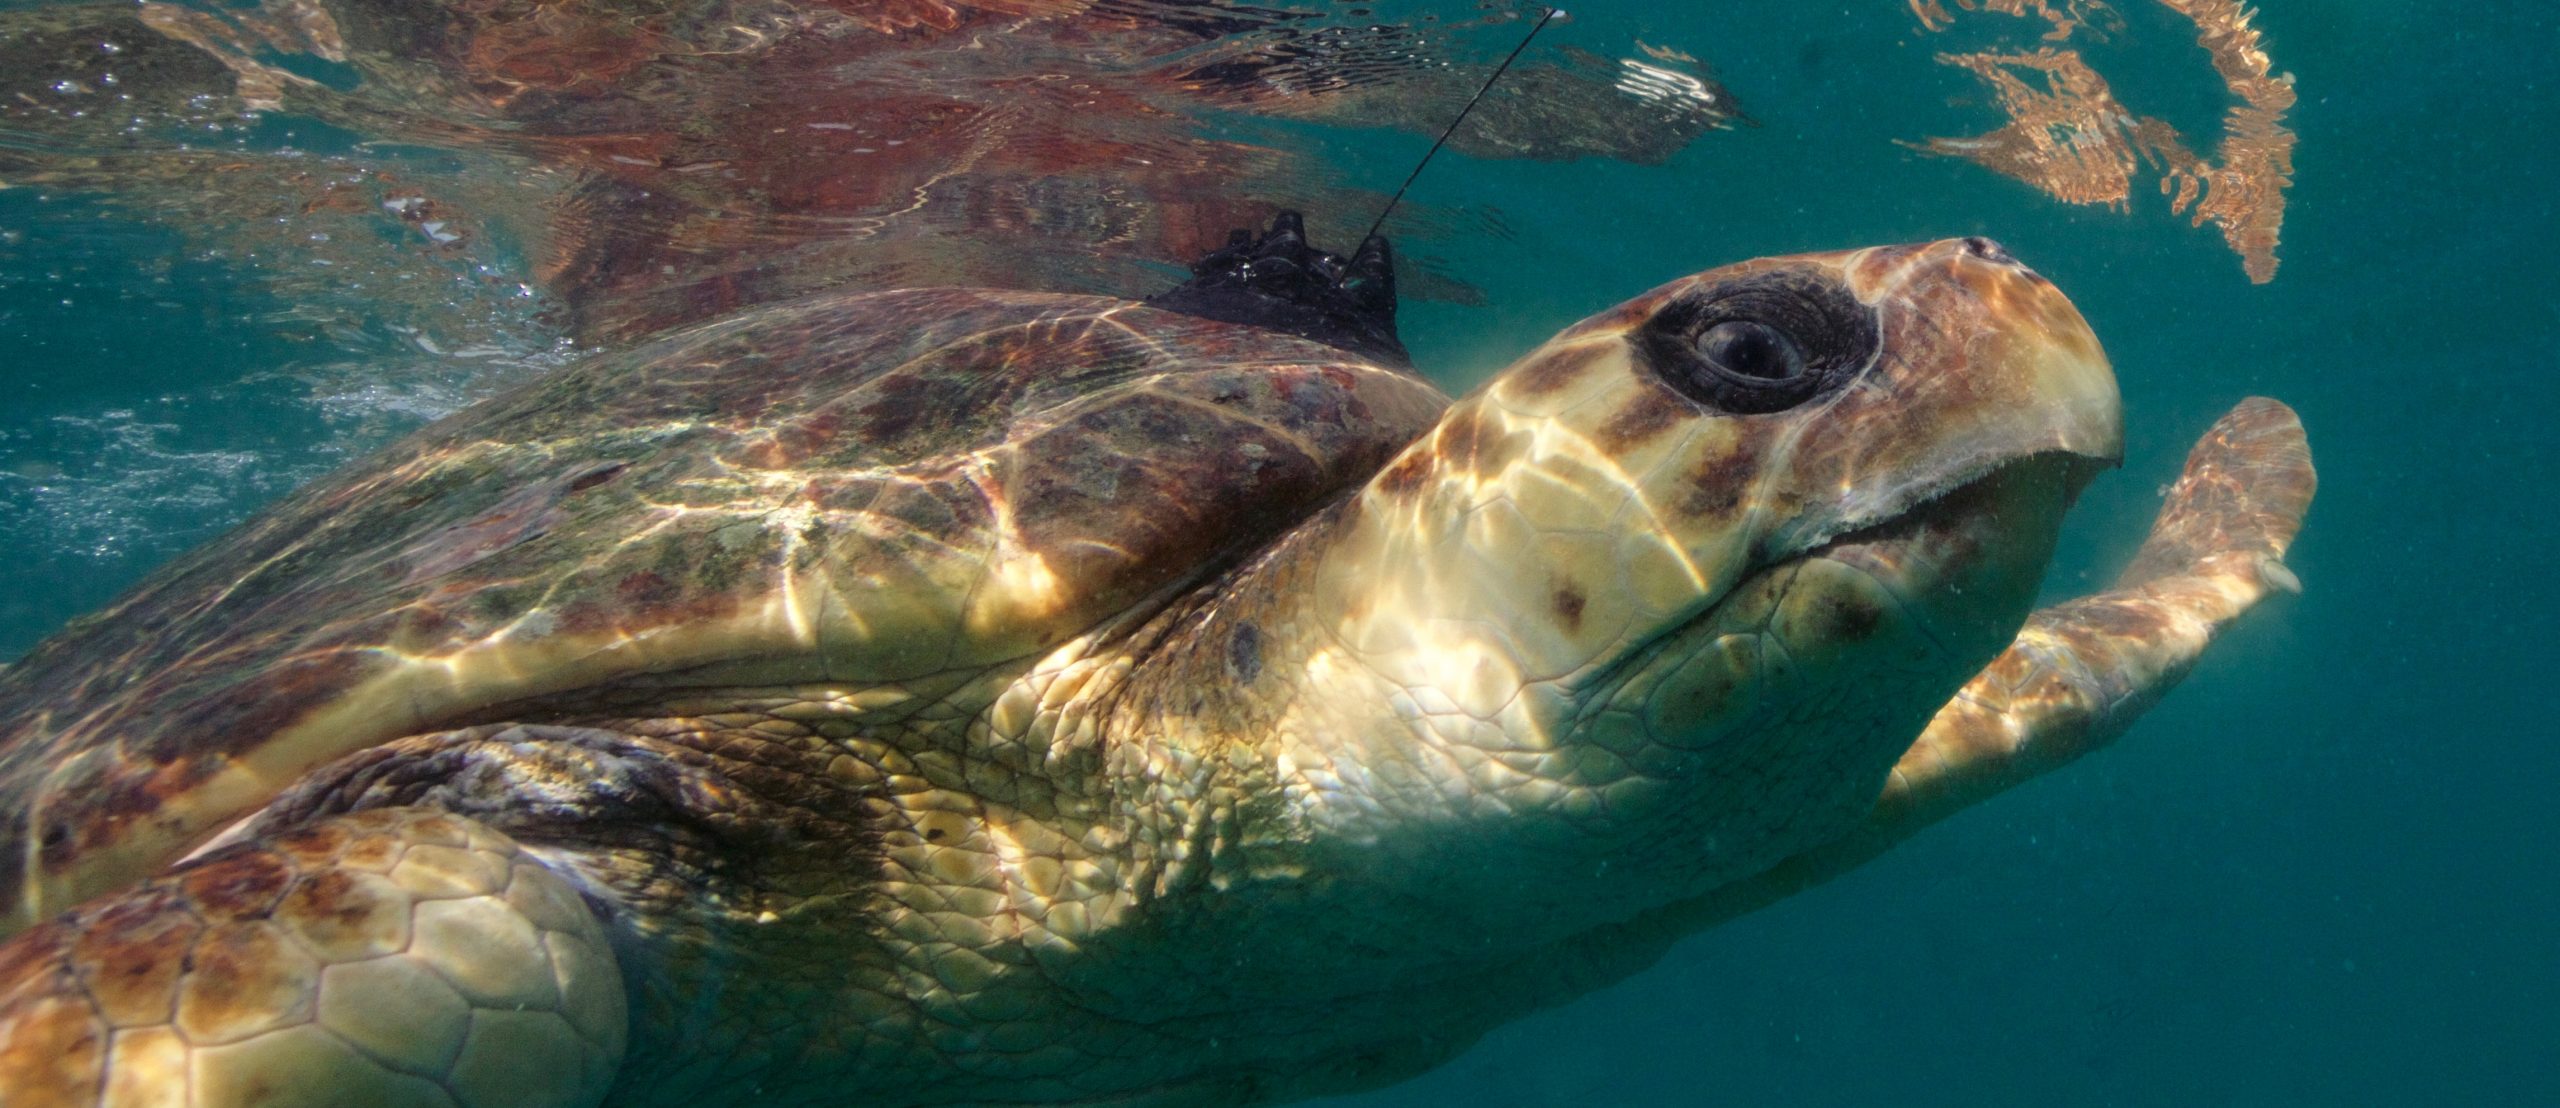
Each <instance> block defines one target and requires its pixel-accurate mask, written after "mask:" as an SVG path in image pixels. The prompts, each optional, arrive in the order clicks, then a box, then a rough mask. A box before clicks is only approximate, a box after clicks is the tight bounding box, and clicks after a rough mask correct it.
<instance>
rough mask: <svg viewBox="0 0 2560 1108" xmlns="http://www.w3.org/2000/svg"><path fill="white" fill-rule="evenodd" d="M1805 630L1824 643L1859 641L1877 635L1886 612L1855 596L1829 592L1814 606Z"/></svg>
mask: <svg viewBox="0 0 2560 1108" xmlns="http://www.w3.org/2000/svg"><path fill="white" fill-rule="evenodd" d="M1806 622H1807V627H1806V628H1805V630H1806V631H1807V632H1809V633H1810V634H1812V635H1813V636H1814V637H1815V638H1816V639H1818V640H1820V641H1823V642H1835V643H1845V642H1858V641H1862V640H1864V639H1866V638H1867V637H1869V636H1871V635H1873V634H1875V633H1876V626H1877V625H1878V624H1880V623H1882V622H1884V609H1883V608H1882V607H1880V606H1878V605H1877V604H1876V602H1875V601H1873V600H1870V599H1868V598H1866V597H1864V596H1859V595H1857V594H1854V593H1850V594H1843V593H1825V594H1823V595H1822V596H1820V597H1818V598H1816V599H1815V600H1814V603H1813V612H1812V615H1811V618H1810V619H1808V620H1807V621H1806Z"/></svg>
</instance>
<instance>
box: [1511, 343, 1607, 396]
mask: <svg viewBox="0 0 2560 1108" xmlns="http://www.w3.org/2000/svg"><path fill="white" fill-rule="evenodd" d="M1608 349H1609V344H1607V343H1597V342H1594V343H1584V344H1582V345H1579V346H1568V347H1566V348H1564V349H1562V350H1558V351H1554V352H1552V353H1549V354H1547V355H1546V356H1544V357H1541V358H1539V359H1538V360H1537V361H1534V362H1531V363H1529V364H1528V365H1524V366H1521V367H1520V368H1519V369H1516V370H1513V371H1512V373H1511V380H1512V383H1513V386H1514V387H1515V388H1517V389H1518V390H1519V392H1520V395H1522V396H1544V395H1546V394H1547V393H1551V392H1554V391H1556V390H1557V389H1561V388H1563V387H1565V386H1566V385H1570V384H1572V383H1573V382H1574V381H1575V380H1576V379H1578V378H1580V377H1581V376H1582V370H1583V368H1584V367H1585V366H1588V365H1590V364H1591V363H1592V361H1593V360H1594V359H1597V358H1598V357H1599V356H1600V355H1601V354H1602V353H1603V352H1605V351H1607V350H1608Z"/></svg>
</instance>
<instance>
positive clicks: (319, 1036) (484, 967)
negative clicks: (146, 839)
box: [0, 808, 628, 1108]
mask: <svg viewBox="0 0 2560 1108" xmlns="http://www.w3.org/2000/svg"><path fill="white" fill-rule="evenodd" d="M626 1019H627V1017H626V1013H625V1003H624V997H623V985H622V978H621V975H620V973H619V971H618V970H617V968H616V964H615V960H614V955H613V953H612V950H611V948H610V947H609V946H608V945H607V942H606V938H605V932H604V928H603V926H602V924H601V923H599V922H598V920H597V919H596V916H595V915H594V913H593V912H592V911H590V910H589V909H588V907H587V906H586V904H585V903H584V902H583V901H582V900H581V899H580V897H579V895H578V894H577V892H575V891H574V890H573V888H572V887H571V885H570V884H569V882H568V881H567V880H566V879H564V878H563V877H561V876H560V875H559V874H558V873H556V872H554V871H553V870H552V869H551V868H550V867H548V866H545V865H544V864H542V863H541V862H540V861H537V860H536V859H534V858H533V857H532V856H530V855H528V854H527V853H525V852H524V851H523V850H522V849H521V848H519V847H518V846H517V845H516V844H515V842H513V841H512V840H510V839H508V838H507V837H506V836H504V835H501V834H499V833H497V832H496V831H492V830H490V829H488V828H487V827H484V826H481V825H480V824H478V823H475V822H473V821H471V820H469V819H465V818H462V817H459V816H453V815H448V814H444V813H440V812H430V811H426V810H422V809H415V808H386V809H376V810H372V811H365V812H358V813H354V814H350V815H342V816H336V817H332V818H328V819H324V820H320V821H317V822H314V823H311V824H308V825H305V826H303V827H300V828H298V829H295V830H292V831H288V832H284V833H281V834H275V835H270V836H265V837H262V838H253V839H251V840H250V841H247V842H243V843H240V844H237V845H234V846H231V847H228V848H225V849H222V850H219V851H216V852H214V853H212V854H208V855H206V856H204V857H201V858H199V859H196V860H194V861H191V862H187V863H185V864H182V865H180V866H178V867H176V868H175V869H173V870H171V871H170V872H169V873H168V874H166V875H164V876H162V877H160V878H158V879H156V880H153V881H150V882H148V883H145V884H143V885H141V886H139V887H137V888H134V889H131V890H129V891H126V892H123V893H118V894H115V895H112V896H108V897H102V898H100V899H97V900H93V901H90V902H88V903H87V904H84V905H81V906H80V907H78V908H75V909H73V910H72V911H70V912H68V913H65V914H64V915H62V916H60V917H57V918H55V919H54V920H53V921H51V922H49V923H47V924H44V925H42V926H40V927H37V928H35V929H33V930H30V931H28V932H27V933H25V934H23V935H20V936H18V937H16V938H15V939H12V940H10V941H9V942H8V943H6V944H5V945H0V1104H8V1105H11V1106H13V1108H17V1106H24V1108H34V1106H38V1105H45V1106H51V1105H77V1106H87V1105H111V1104H172V1105H187V1106H189V1108H215V1106H219V1105H246V1104H259V1105H284V1104H310V1105H344V1104H364V1105H386V1106H387V1105H484V1104H509V1105H536V1104H539V1105H580V1104H593V1103H596V1102H597V1101H599V1100H601V1099H602V1098H603V1096H604V1093H605V1090H606V1088H607V1087H608V1086H609V1085H610V1084H611V1082H612V1080H613V1075H614V1072H615V1069H616V1068H617V1067H618V1066H619V1064H620V1062H621V1059H622V1053H623V1047H624V1041H625V1037H626V1035H627V1033H628V1032H627V1023H626Z"/></svg>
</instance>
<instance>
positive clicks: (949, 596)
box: [0, 289, 1446, 931]
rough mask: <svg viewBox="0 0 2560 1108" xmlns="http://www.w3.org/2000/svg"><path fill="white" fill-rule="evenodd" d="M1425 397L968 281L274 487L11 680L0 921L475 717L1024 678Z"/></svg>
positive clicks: (1394, 432)
mask: <svg viewBox="0 0 2560 1108" xmlns="http://www.w3.org/2000/svg"><path fill="white" fill-rule="evenodd" d="M1445 403H1446V398H1445V397H1443V396H1442V395H1441V394H1440V393H1438V392H1437V391H1436V390H1434V389H1433V388H1431V386H1429V385H1428V384H1426V383H1424V382H1423V381H1421V380H1420V379H1419V378H1416V377H1413V376H1411V375H1408V374H1404V373H1399V372H1396V371H1392V370H1387V369H1382V368H1379V367H1376V366H1370V365H1365V364H1362V363H1357V362H1351V361H1346V360H1345V359H1344V356H1343V355H1341V354H1340V353H1339V352H1337V351H1334V350H1331V349H1330V348H1327V347H1322V346H1318V345H1316V344H1313V343H1308V342H1304V341H1301V340H1297V339H1292V338H1288V337H1286V336H1279V335H1273V334H1270V333H1267V332H1261V331H1256V330H1251V329H1247V328H1240V327H1234V326H1229V325H1224V324H1215V323H1209V322H1205V321H1201V320H1196V319H1192V318H1189V317H1184V316H1177V315H1172V314H1169V313H1163V312H1157V311H1154V310H1151V309H1145V308H1141V307H1138V306H1136V305H1133V304H1129V303H1127V302H1125V301H1116V300H1109V299H1104V298H1098V297H1080V296H1064V295H1052V294H1036V293H1010V292H994V291H986V290H966V289H927V290H907V291H900V292H889V293H872V294H852V295H840V296H829V297H822V298H818V299H813V300H807V301H801V302H797V303H793V304H785V305H778V306H775V307H771V308H766V309H763V310H760V311H757V312H753V313H749V314H746V315H743V316H739V317H736V318H732V319H729V320H725V321H722V322H719V323H715V324H711V325H708V326H705V327H701V328H697V329H694V330H692V331H688V332H684V333H681V334H678V335H674V336H671V337H669V338H667V339H665V340H662V341H660V342H657V343H654V344H651V345H648V346H645V347H642V348H639V349H636V350H633V351H629V352H625V353H622V354H616V355H611V356H606V357H602V358H597V359H594V360H590V361H588V362H585V363H582V364H580V365H578V366H576V367H572V368H570V369H567V370H564V371H562V372H561V373H559V374H557V375H554V376H552V377H550V378H547V379H544V380H542V381H538V382H535V383H533V384H532V385H529V386H527V387H526V388H524V389H521V390H518V391H516V392H514V393H510V394H508V395H506V396H503V397H500V398H498V399H495V400H493V401H491V402H489V403H487V404H484V405H482V406H480V407H477V408H474V409H471V410H469V411H466V412H464V413H461V414H459V415H457V416H455V417H453V418H451V419H448V420H446V421H443V422H441V423H438V424H436V425H434V426H432V427H429V428H427V429H426V430H424V431H422V432H420V433H419V434H417V435H415V436H413V437H411V438H410V439H408V440H406V441H404V442H403V443H400V444H398V445H396V446H395V447H393V448H392V449H390V450H388V451H386V452H384V453H383V454H381V455H379V456H377V457H375V458H373V459H370V460H368V461H366V462H364V463H361V464H359V465H358V466H356V467H354V468H351V469H349V470H347V471H344V472H342V473H340V474H338V475H336V476H333V477H331V478H328V479H325V480H323V481H321V482H319V483H317V484H315V485H313V486H311V487H309V488H306V489H304V490H300V491H298V492H296V493H295V494H294V495H293V496H291V497H290V498H288V500H287V501H286V502H285V503H283V504H280V505H278V506H277V507H276V508H274V509H272V510H270V511H269V512H267V513H266V514H264V515H262V516H260V517H259V518H258V519H255V520H253V521H251V522H250V523H249V524H247V525H245V526H244V527H242V528H241V529H240V530H238V531H236V532H234V533H232V534H231V535H229V536H226V537H225V538H223V539H221V540H219V541H217V542H215V543H214V544H212V545H210V546H208V547H207V548H205V549H204V550H201V551H198V552H197V553H195V554H193V555H190V556H189V557H187V558H186V559H183V560H182V561H180V562H179V563H177V564H175V565H173V566H171V567H170V568H169V569H167V570H165V571H163V572H162V573H160V574H159V575H157V576H155V577H154V578H152V579H151V580H149V581H147V582H146V583H145V584H144V585H142V586H141V587H140V588H138V589H136V590H134V591H133V592H132V593H130V594H128V595H127V596H125V597H124V598H123V599H121V600H120V601H118V602H117V604H116V605H114V606H113V607H111V608H110V609H109V610H108V611H107V612H105V613H104V614H103V617H102V618H100V619H97V620H94V621H90V622H87V623H85V624H84V625H82V626H80V627H78V628H76V629H74V630H72V631H69V632H66V633H64V634H63V635H60V636H57V637H56V638H54V639H53V640H50V641H49V642H47V643H45V644H44V645H42V646H40V647H38V648H37V650H36V651H35V652H33V653H32V654H31V655H30V656H29V657H28V658H27V659H25V660H24V661H23V662H21V663H20V664H18V665H16V666H12V667H10V669H9V670H8V671H6V673H5V674H0V812H8V813H10V814H12V815H13V816H14V817H15V818H14V819H13V820H11V821H10V823H9V825H8V826H7V827H5V828H0V910H5V909H17V910H18V911H19V912H20V913H23V912H25V911H32V910H40V909H41V908H42V907H43V906H41V905H37V904H34V903H28V902H22V901H21V893H22V892H23V891H26V890H28V889H34V890H36V891H38V893H39V894H40V896H39V898H40V899H42V900H44V901H47V902H50V903H52V904H54V905H56V906H58V905H59V903H61V900H62V898H63V897H65V896H71V895H74V894H85V893H88V892H94V891H98V890H100V889H103V888H108V887H112V886H113V885H115V884H118V883H121V882H123V881H126V880H129V879H131V878H132V877H133V876H136V875H138V874H140V873H142V872H147V871H148V870H149V869H152V868H156V867H157V866H158V865H160V864H163V863H165V862H166V861H168V860H169V858H170V857H172V856H174V853H175V852H176V851H179V850H182V849H184V848H185V847H186V846H188V845H191V844H192V843H193V842H194V841H195V840H197V839H199V838H201V837H202V836H203V835H204V834H206V833H208V832H209V831H210V830H211V829H212V828H213V827H215V826H218V824H219V823H220V822H222V821H225V820H227V819H229V818H230V817H231V816H233V815H235V814H237V813H238V812H240V811H243V810H245V809H247V808H249V807H253V806H255V805H256V804H258V803H261V802H263V800H264V798H265V797H267V796H269V795H271V794H272V793H273V792H274V790H275V789H277V788H279V787H281V786H282V785H283V784H284V783H286V782H288V781H290V780H292V779H293V778H294V777H296V776H298V775H300V774H301V773H302V772H303V771H304V770H307V769H308V768H310V767H311V766H312V765H314V764H316V763H317V762H319V761H323V760H326V759H328V758H333V757H336V756H339V755H342V754H344V753H346V752H348V751H350V750H353V749H358V748H361V747H364V746H367V745H371V744H374V743H379V742H383V741H386V740H389V739H393V738H397V737H399V736H402V735H409V734H416V733H419V732H422V731H427V730H433V729H435V728H436V727H437V726H438V724H439V723H440V722H441V721H448V720H453V719H456V718H459V717H461V716H463V715H467V714H468V713H469V712H471V711H473V710H475V709H478V708H485V707H486V706H487V705H490V704H492V703H497V702H503V701H509V700H514V699H518V698H522V697H528V696H539V695H543V694H547V693H551V692H556V691H560V690H562V689H569V688H579V687H585V686H591V685H595V684H599V683H609V682H611V681H614V680H617V679H620V678H623V677H628V676H632V675H636V674H642V673H649V672H657V671H664V670H669V669H678V668H686V667H692V666H699V665H704V664H714V663H729V662H740V661H747V662H776V663H777V664H792V665H803V666H805V667H806V670H807V672H808V674H809V675H810V676H812V677H816V676H824V677H827V678H830V679H833V680H838V681H852V682H862V681H870V680H897V679H901V678H906V677H912V676H916V675H919V674H926V673H934V672H941V671H948V670H953V669H959V668H967V667H981V666H985V665H988V664H991V663H994V662H997V661H1001V660H1004V659H1008V658H1013V657H1019V656H1021V655H1023V654H1025V653H1027V652H1029V651H1032V650H1035V649H1038V648H1040V647H1042V646H1046V645H1049V644H1052V643H1055V642H1057V641H1060V640H1063V639H1065V638H1068V637H1071V636H1072V635H1074V634H1076V633H1078V632H1080V631H1081V630H1083V629H1084V628H1086V627H1089V626H1091V625H1092V624H1094V623H1095V622H1097V621H1099V620H1102V619H1104V618H1107V617H1109V616H1111V615H1113V614H1114V613H1116V612H1118V611H1119V610H1121V609H1123V608H1125V607H1126V606H1128V605H1130V604H1132V603H1135V602H1137V601H1139V600H1141V599H1143V598H1145V597H1146V596H1148V595H1149V594H1151V593H1153V592H1155V591H1157V590H1159V589H1161V588H1163V587H1165V586H1166V585H1168V584H1171V583H1174V582H1177V581H1180V580H1184V579H1186V578H1189V577H1192V576H1194V575H1198V574H1201V573H1204V572H1207V571H1208V570H1210V569H1213V568H1214V567H1215V566H1216V565H1217V564H1219V563H1221V562H1223V561H1224V560H1225V559H1228V558H1230V557H1232V556H1234V555H1235V554H1236V553H1238V552H1240V551H1242V550H1244V549H1249V548H1251V547H1252V546H1253V545H1255V544H1258V543H1260V542H1262V541H1264V540H1266V539H1268V538H1269V537H1270V536H1271V535H1272V534H1274V533H1276V532H1277V531H1278V530H1280V529H1281V528H1283V527H1286V526H1288V525H1289V524H1290V523H1292V522H1294V521H1296V520H1297V519H1299V518H1302V517H1303V516H1304V515H1305V514H1306V513H1307V512H1308V511H1310V510H1311V509H1312V508H1313V507H1314V506H1315V505H1317V504H1319V503H1321V502H1323V501H1324V500H1326V499H1328V498H1330V497H1332V496H1333V495H1335V494H1336V493H1337V492H1339V491H1341V490H1342V489H1345V488H1347V487H1349V486H1351V485H1353V484H1355V483H1357V482H1359V481H1361V480H1364V479H1365V478H1366V477H1367V476H1368V475H1369V474H1370V473H1371V472H1372V471H1373V470H1374V469H1375V468H1376V467H1377V466H1378V465H1379V464H1380V463H1381V462H1383V461H1384V460H1385V459H1386V458H1387V457H1388V456H1389V455H1390V454H1391V453H1392V452H1393V451H1394V450H1396V449H1397V448H1399V447H1401V446H1402V445H1403V444H1404V443H1405V442H1407V441H1409V440H1410V439H1411V438H1412V437H1413V436H1414V435H1416V434H1418V433H1419V432H1420V431H1421V430H1422V429H1423V428H1424V427H1426V426H1428V424H1429V422H1430V421H1431V420H1432V419H1433V418H1434V417H1435V416H1436V415H1437V414H1438V412H1439V410H1440V408H1441V407H1442V406H1443V405H1444V404H1445ZM795 660H796V661H795ZM47 829H50V831H49V832H48V830H47ZM48 834H49V839H48V838H47V836H48ZM29 863H33V869H34V870H35V871H36V872H29ZM13 871H14V872H13ZM21 918H24V917H23V915H21ZM5 930H7V926H6V925H5V924H0V931H5Z"/></svg>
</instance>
